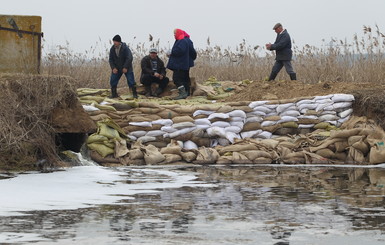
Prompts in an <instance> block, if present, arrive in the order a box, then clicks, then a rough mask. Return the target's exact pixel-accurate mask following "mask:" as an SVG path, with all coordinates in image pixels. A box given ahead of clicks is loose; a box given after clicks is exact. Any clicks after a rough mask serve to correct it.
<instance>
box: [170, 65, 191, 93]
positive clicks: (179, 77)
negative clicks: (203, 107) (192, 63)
mask: <svg viewBox="0 0 385 245" xmlns="http://www.w3.org/2000/svg"><path fill="white" fill-rule="evenodd" d="M172 80H174V83H175V85H176V87H177V88H178V87H180V86H184V87H185V89H186V90H189V89H190V84H191V81H190V70H175V71H174V73H173V75H172Z"/></svg>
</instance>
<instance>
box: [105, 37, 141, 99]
mask: <svg viewBox="0 0 385 245" xmlns="http://www.w3.org/2000/svg"><path fill="white" fill-rule="evenodd" d="M112 41H113V43H114V44H113V45H112V47H111V49H110V58H109V63H110V66H111V70H112V72H111V78H110V85H111V98H117V97H119V95H118V92H117V87H118V83H119V79H120V78H121V77H122V75H123V74H124V75H125V76H126V78H127V84H128V87H129V88H131V90H132V95H133V97H134V98H138V94H137V93H136V84H135V78H134V70H133V68H132V59H133V57H132V53H131V50H130V49H129V48H128V46H127V44H126V43H122V38H121V37H120V36H119V35H116V36H114V38H113V39H112Z"/></svg>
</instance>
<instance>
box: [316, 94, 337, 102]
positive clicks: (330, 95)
mask: <svg viewBox="0 0 385 245" xmlns="http://www.w3.org/2000/svg"><path fill="white" fill-rule="evenodd" d="M331 97H333V95H332V94H328V95H321V96H315V97H314V101H317V100H327V99H330V98H331Z"/></svg>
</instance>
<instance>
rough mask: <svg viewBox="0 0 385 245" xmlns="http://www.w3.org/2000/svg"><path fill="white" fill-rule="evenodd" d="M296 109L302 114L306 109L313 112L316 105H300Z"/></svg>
mask: <svg viewBox="0 0 385 245" xmlns="http://www.w3.org/2000/svg"><path fill="white" fill-rule="evenodd" d="M297 107H298V110H299V111H301V112H302V111H303V110H305V109H307V110H315V109H316V108H317V104H301V105H299V106H297Z"/></svg>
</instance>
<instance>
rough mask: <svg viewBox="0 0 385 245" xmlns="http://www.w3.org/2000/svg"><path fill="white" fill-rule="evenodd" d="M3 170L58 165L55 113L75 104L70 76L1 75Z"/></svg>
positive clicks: (0, 151) (0, 163) (0, 155)
mask: <svg viewBox="0 0 385 245" xmlns="http://www.w3.org/2000/svg"><path fill="white" fill-rule="evenodd" d="M0 87H1V90H2V93H1V94H0V106H1V109H0V129H1V130H0V166H2V167H3V168H10V169H17V168H33V166H32V164H33V163H34V162H36V161H38V160H39V159H46V160H47V161H46V163H45V164H43V165H44V167H50V166H54V165H56V163H57V160H58V158H57V154H56V146H55V131H54V129H53V128H52V127H51V126H50V124H49V121H50V115H51V112H52V109H53V108H55V107H56V106H57V105H58V104H59V103H61V102H63V101H66V102H67V103H68V102H70V103H76V91H75V89H74V86H73V79H72V78H70V77H67V76H34V75H21V74H12V75H11V74H2V75H0Z"/></svg>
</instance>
